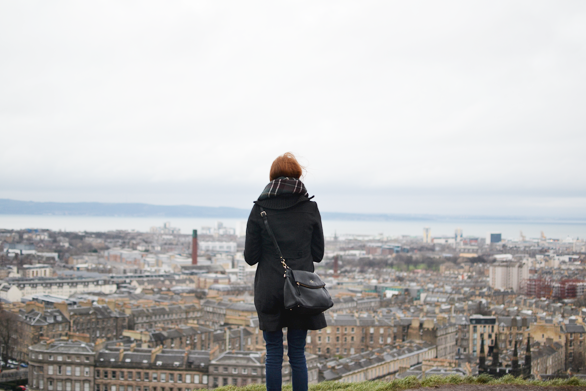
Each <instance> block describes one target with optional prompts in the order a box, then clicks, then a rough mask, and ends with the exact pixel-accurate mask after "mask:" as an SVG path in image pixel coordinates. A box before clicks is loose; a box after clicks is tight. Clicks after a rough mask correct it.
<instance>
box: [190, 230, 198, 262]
mask: <svg viewBox="0 0 586 391" xmlns="http://www.w3.org/2000/svg"><path fill="white" fill-rule="evenodd" d="M191 264H192V265H197V229H194V230H193V233H192V235H191Z"/></svg>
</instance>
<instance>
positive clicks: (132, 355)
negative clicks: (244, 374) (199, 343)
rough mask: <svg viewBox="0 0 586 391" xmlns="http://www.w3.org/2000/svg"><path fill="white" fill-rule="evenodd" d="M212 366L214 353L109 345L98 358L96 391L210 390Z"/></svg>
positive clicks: (101, 350)
mask: <svg viewBox="0 0 586 391" xmlns="http://www.w3.org/2000/svg"><path fill="white" fill-rule="evenodd" d="M209 362H210V353H209V352H206V351H197V350H181V349H163V347H162V346H159V347H157V348H152V349H151V348H148V349H144V348H137V347H136V344H131V345H128V344H124V345H122V344H121V343H118V344H117V343H109V344H106V345H104V347H103V348H102V349H100V350H99V351H98V353H97V354H96V368H95V380H94V381H95V391H191V390H193V389H199V388H208V366H209ZM65 391H67V390H65Z"/></svg>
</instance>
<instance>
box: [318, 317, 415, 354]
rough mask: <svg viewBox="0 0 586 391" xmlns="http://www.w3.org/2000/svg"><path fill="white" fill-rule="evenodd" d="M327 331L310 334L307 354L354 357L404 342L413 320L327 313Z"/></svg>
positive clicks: (322, 330)
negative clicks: (354, 355)
mask: <svg viewBox="0 0 586 391" xmlns="http://www.w3.org/2000/svg"><path fill="white" fill-rule="evenodd" d="M326 320H327V323H328V327H326V328H325V329H321V330H310V331H309V332H308V334H307V336H308V337H307V351H308V352H310V353H312V354H316V355H318V356H320V357H333V356H335V355H344V356H347V355H353V354H357V353H362V352H365V351H367V350H371V349H377V348H380V347H383V346H387V345H390V344H393V343H395V342H398V341H399V342H400V341H405V340H406V339H407V335H408V330H409V327H410V326H411V319H395V318H392V317H388V318H387V317H375V316H373V315H370V314H362V315H360V316H358V315H350V314H330V313H329V312H328V313H326Z"/></svg>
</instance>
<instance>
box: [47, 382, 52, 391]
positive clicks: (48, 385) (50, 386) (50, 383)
mask: <svg viewBox="0 0 586 391" xmlns="http://www.w3.org/2000/svg"><path fill="white" fill-rule="evenodd" d="M47 389H48V390H49V391H53V380H47Z"/></svg>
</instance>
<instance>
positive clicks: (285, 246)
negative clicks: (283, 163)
mask: <svg viewBox="0 0 586 391" xmlns="http://www.w3.org/2000/svg"><path fill="white" fill-rule="evenodd" d="M261 206H262V207H263V208H264V210H265V212H267V219H268V222H269V225H270V227H271V230H272V231H273V233H274V235H275V238H276V239H277V243H279V247H280V248H281V252H282V253H283V257H284V258H285V260H286V261H287V265H289V267H290V268H291V269H293V270H306V271H309V272H313V271H314V267H313V263H314V262H320V261H321V260H322V259H323V256H324V234H323V229H322V224H321V216H320V214H319V210H318V209H317V204H316V203H315V202H313V201H310V200H309V198H307V196H305V195H298V194H295V195H281V196H277V197H274V198H269V199H265V200H261V201H255V205H254V207H253V208H252V211H251V212H250V216H249V217H248V224H247V226H246V243H245V245H244V259H245V260H246V263H248V264H249V265H255V264H258V266H257V269H256V276H255V278H254V305H255V307H256V311H257V313H258V320H259V327H260V329H261V330H264V331H277V330H281V329H282V328H283V327H289V328H294V329H302V330H319V329H322V328H324V327H326V326H327V324H326V319H325V316H324V315H323V314H319V315H312V316H308V315H295V314H293V313H292V311H290V310H289V311H287V310H285V307H284V305H283V283H284V277H283V274H284V269H283V266H282V265H281V262H280V261H279V256H278V253H277V250H276V248H275V246H274V244H273V242H272V240H271V238H270V236H269V234H268V232H267V230H266V227H265V226H264V222H263V219H262V217H261V216H260V212H261V210H260V207H261Z"/></svg>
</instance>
